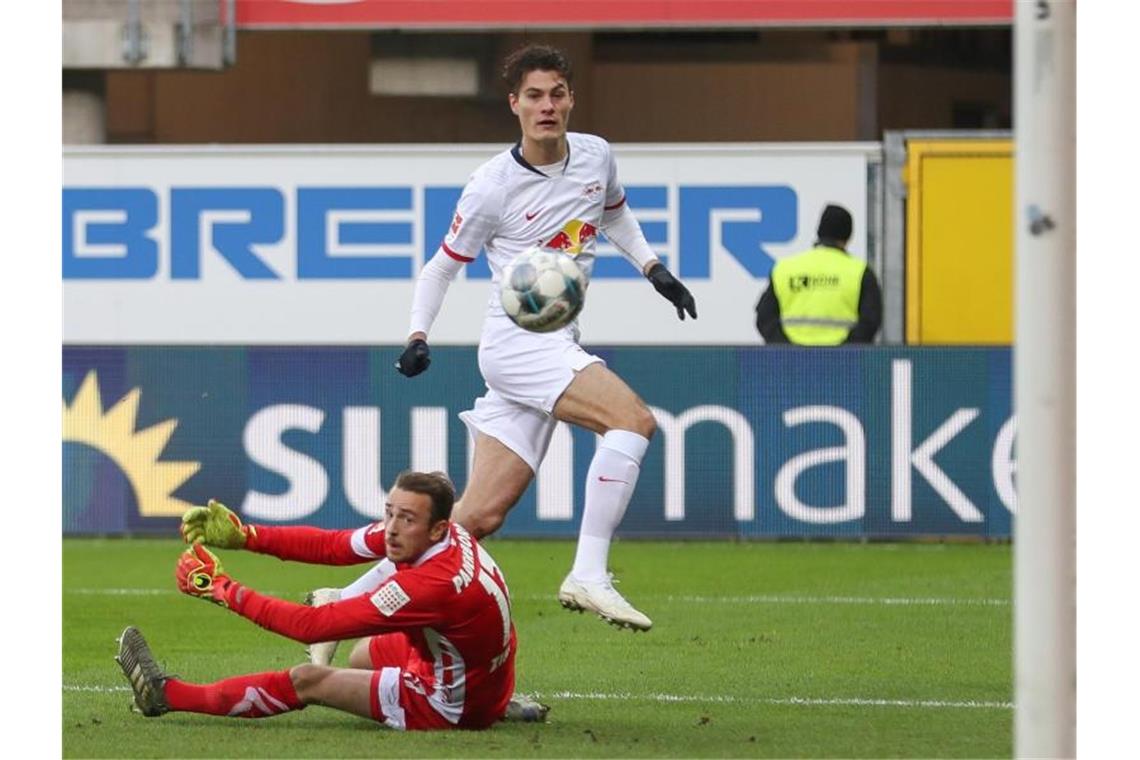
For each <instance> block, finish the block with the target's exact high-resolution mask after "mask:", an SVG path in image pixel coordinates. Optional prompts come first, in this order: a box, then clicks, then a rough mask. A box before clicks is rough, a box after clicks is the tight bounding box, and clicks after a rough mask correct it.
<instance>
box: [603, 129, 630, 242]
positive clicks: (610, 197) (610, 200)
mask: <svg viewBox="0 0 1140 760" xmlns="http://www.w3.org/2000/svg"><path fill="white" fill-rule="evenodd" d="M606 159H607V163H608V166H607V170H606V204H605V211H604V212H603V218H602V224H603V225H604V224H605V216H604V214H608V213H609V212H611V211H616V210H617V209H619V208H621V207H622V206H623V205H625V188H624V187H622V184H621V180H619V179H618V173H617V159H615V158H614V150H613V146H611V145H610V144H609V143H606Z"/></svg>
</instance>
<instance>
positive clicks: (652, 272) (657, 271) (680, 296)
mask: <svg viewBox="0 0 1140 760" xmlns="http://www.w3.org/2000/svg"><path fill="white" fill-rule="evenodd" d="M645 276H646V277H648V278H649V281H650V282H652V283H653V287H655V288H656V289H657V292H658V293H660V294H661V295H663V296H665V297H666V298H668V299H669V301H670V302H671V303H672V304H673V305H674V306H676V307H677V318H678V319H680V320H682V321H684V319H685V312H686V311H687V312H689V316H690V317H692V318H693V319H696V318H697V302H696V301H694V300H693V294H692V293H690V292H689V289H688V288H686V287H685V286H684V285H682V284H681V281H680V280H678V279H677V278H676V277H674V276H673V273H672V272H670V271H669V270H668V269H666V268H665V265H664V264H662V263H661V262H660V261H658V262H657V263H656V264H654V265H653V266H652V267H650V268H649V274H647V275H645Z"/></svg>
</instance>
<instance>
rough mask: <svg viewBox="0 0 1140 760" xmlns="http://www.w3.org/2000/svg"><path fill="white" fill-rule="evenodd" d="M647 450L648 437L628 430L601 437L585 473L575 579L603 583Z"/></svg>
mask: <svg viewBox="0 0 1140 760" xmlns="http://www.w3.org/2000/svg"><path fill="white" fill-rule="evenodd" d="M648 447H649V439H648V438H646V437H645V436H643V435H638V434H637V433H633V432H630V431H628V430H611V431H610V432H608V433H606V434H605V435H604V436H602V440H601V442H600V443H599V444H598V450H597V451H596V452H594V458H593V460H592V461H591V462H590V469H589V470H588V471H587V472H586V506H585V508H584V509H583V510H582V527H581V529H580V530H579V531H578V550H577V552H576V553H575V555H574V567H573V569H571V571H570V574H571V575H573V576H574V577H575V578H577V579H578V580H580V581H600V580H605V578H606V568H607V562H608V560H609V556H610V541H611V540H612V539H613V537H614V532H615V531H617V527H618V525H620V524H621V518H622V517H624V516H625V508H626V507H628V506H629V500H630V497H631V496H633V489H634V488H635V487H636V486H637V476H638V475H639V474H640V473H641V460H642V458H644V457H645V450H646V449H647V448H648Z"/></svg>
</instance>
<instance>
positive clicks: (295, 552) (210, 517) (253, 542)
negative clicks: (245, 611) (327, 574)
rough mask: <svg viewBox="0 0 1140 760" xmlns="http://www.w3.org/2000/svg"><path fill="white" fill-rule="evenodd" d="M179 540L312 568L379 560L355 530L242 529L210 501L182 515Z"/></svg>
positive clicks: (223, 507) (229, 512) (234, 518)
mask: <svg viewBox="0 0 1140 760" xmlns="http://www.w3.org/2000/svg"><path fill="white" fill-rule="evenodd" d="M181 532H182V540H184V541H185V542H186V543H188V544H204V545H206V546H213V547H216V548H219V549H245V550H247V551H252V552H257V553H259V554H269V555H272V556H274V557H277V558H278V559H283V560H292V561H294V562H307V563H309V564H313V565H357V564H360V563H363V562H374V561H376V560H377V559H379V558H380V557H379V556H378V555H376V554H375V553H374V552H373V551H372V550H371V549H369V548H368V546H367V545H366V544H365V543H364V542H362V541H356V542H354V541H353V535H354V534H355V533H357V532H358V531H356V530H324V529H321V528H312V527H308V526H289V527H280V526H267V525H246V524H244V523H243V522H242V521H241V518H239V517H238V516H237V515H236V514H235V513H234V512H233V511H232V510H230V509H229V508H228V507H226V505H225V504H222V503H221V502H219V501H215V500H214V499H211V500H210V501H209V503H208V504H207V505H206V506H204V507H194V508H193V509H190V510H187V511H186V513H185V514H184V515H182V527H181Z"/></svg>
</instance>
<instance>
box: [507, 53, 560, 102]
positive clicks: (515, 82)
mask: <svg viewBox="0 0 1140 760" xmlns="http://www.w3.org/2000/svg"><path fill="white" fill-rule="evenodd" d="M532 71H554V72H557V73H558V74H559V75H560V76H561V77H562V78H563V79H565V80H566V84H567V85H570V86H571V87H573V84H574V68H573V66H572V65H571V64H570V59H569V58H567V57H566V54H565V53H563V52H562V51H561V50H559V49H558V48H556V47H551V46H550V45H535V44H528V45H523V46H522V47H520V48H518V49H516V50H515V51H514V52H513V53H511V54H510V55H508V56H507V57H506V59H505V60H504V61H503V81H504V82H506V83H507V89H508V90H509V91H510V92H511V93H512V94H515V95H517V94H518V92H519V87H522V81H523V78H524V77H526V75H527V74H529V73H530V72H532Z"/></svg>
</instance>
